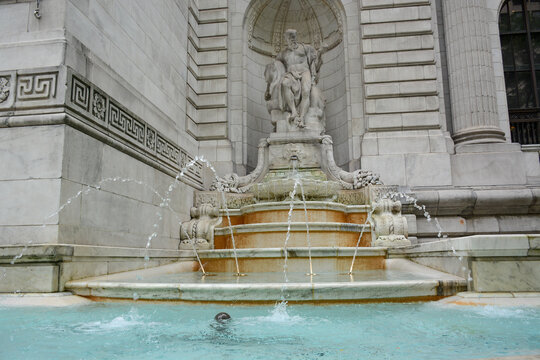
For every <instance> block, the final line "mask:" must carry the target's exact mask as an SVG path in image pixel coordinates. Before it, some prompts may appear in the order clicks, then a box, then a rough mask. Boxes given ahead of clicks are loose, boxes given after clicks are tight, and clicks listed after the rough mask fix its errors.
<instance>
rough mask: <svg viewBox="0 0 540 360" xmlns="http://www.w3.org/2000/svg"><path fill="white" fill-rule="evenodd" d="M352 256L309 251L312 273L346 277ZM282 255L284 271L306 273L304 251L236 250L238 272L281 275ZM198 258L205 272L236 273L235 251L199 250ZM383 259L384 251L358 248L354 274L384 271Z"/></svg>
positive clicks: (338, 250) (346, 251) (349, 251)
mask: <svg viewBox="0 0 540 360" xmlns="http://www.w3.org/2000/svg"><path fill="white" fill-rule="evenodd" d="M354 253H355V249H354V248H343V247H315V248H311V258H312V267H313V271H314V272H315V273H320V272H325V273H330V272H333V273H336V272H337V273H346V272H348V271H349V269H350V267H351V263H352V259H353V256H354ZM285 254H287V270H288V271H290V272H304V273H306V272H309V271H310V266H309V255H310V250H309V249H308V248H307V247H293V248H287V250H286V251H285V249H283V248H266V249H237V250H236V255H237V258H238V266H239V270H240V272H242V273H253V272H274V273H280V272H282V271H283V266H284V263H285V262H284V259H285ZM199 257H200V259H201V261H202V263H203V266H204V269H205V271H206V272H218V273H223V272H231V273H234V272H236V263H235V259H234V251H233V250H230V249H227V250H202V251H199ZM385 258H386V249H385V248H358V250H357V252H356V259H355V263H354V268H353V270H354V271H361V270H383V269H384V261H385Z"/></svg>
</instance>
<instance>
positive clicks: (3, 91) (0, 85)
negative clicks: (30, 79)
mask: <svg viewBox="0 0 540 360" xmlns="http://www.w3.org/2000/svg"><path fill="white" fill-rule="evenodd" d="M10 79H11V77H7V76H0V103H3V102H4V101H6V99H7V98H8V96H9V86H10V85H9V80H10Z"/></svg>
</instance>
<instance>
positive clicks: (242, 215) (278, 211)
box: [221, 201, 370, 226]
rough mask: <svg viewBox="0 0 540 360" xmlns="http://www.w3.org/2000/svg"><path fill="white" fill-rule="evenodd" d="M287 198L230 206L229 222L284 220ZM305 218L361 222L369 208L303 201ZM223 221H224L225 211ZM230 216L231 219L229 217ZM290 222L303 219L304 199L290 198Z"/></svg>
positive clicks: (310, 220) (287, 215) (244, 222)
mask: <svg viewBox="0 0 540 360" xmlns="http://www.w3.org/2000/svg"><path fill="white" fill-rule="evenodd" d="M290 207H291V204H290V202H264V203H258V204H252V205H246V206H244V207H242V208H241V209H239V210H230V211H229V214H230V216H231V221H232V222H233V225H237V224H257V223H274V222H287V221H288V218H289V211H290ZM305 208H306V210H307V213H308V214H307V216H308V219H307V221H308V222H310V223H311V222H334V223H353V224H364V223H365V222H366V218H367V213H368V212H369V210H370V206H368V205H344V204H339V203H333V202H326V201H306V206H305ZM221 215H222V216H224V219H223V221H222V222H221V224H222V226H223V224H226V225H228V222H227V221H228V220H227V218H226V213H225V211H222V214H221ZM233 218H234V219H233ZM291 221H292V222H303V223H305V222H306V214H305V211H304V203H303V202H301V201H294V202H293V211H292V217H291Z"/></svg>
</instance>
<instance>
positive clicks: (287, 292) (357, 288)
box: [66, 249, 466, 302]
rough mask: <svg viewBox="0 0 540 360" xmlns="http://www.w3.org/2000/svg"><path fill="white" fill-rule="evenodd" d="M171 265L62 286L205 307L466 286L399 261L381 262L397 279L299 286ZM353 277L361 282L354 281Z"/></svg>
mask: <svg viewBox="0 0 540 360" xmlns="http://www.w3.org/2000/svg"><path fill="white" fill-rule="evenodd" d="M275 250H277V249H275ZM335 251H337V252H339V251H342V250H341V249H336V250H335ZM346 251H348V250H346ZM376 251H381V249H377V250H376ZM244 255H247V254H244ZM175 266H176V265H174V264H173V265H166V266H163V267H161V269H148V270H141V271H133V272H129V273H123V274H115V275H109V276H102V277H97V278H89V279H83V280H75V281H70V282H68V283H66V289H68V290H69V291H71V292H73V293H74V294H77V295H82V296H92V297H105V298H122V299H146V300H171V301H209V302H232V301H234V302H238V301H246V302H264V301H267V302H270V301H271V302H274V301H278V300H279V299H282V298H285V299H286V300H287V301H293V302H294V301H297V302H324V301H389V300H392V299H395V300H400V301H406V300H429V299H435V298H440V297H443V296H448V295H453V294H456V293H458V292H461V291H464V290H465V289H466V281H465V280H464V279H462V278H459V277H456V276H453V275H448V274H445V273H442V272H439V271H436V270H433V269H430V268H427V267H424V266H421V265H418V264H414V263H411V262H410V261H407V260H402V259H399V260H398V259H396V260H386V262H385V267H386V268H387V269H389V270H392V271H393V272H394V274H399V273H401V275H399V276H398V277H399V278H400V279H398V280H392V279H388V280H386V279H377V278H374V280H369V279H368V280H365V279H367V278H366V277H365V275H362V272H355V274H354V275H353V276H352V277H349V276H345V275H343V276H342V277H340V278H339V279H338V278H337V277H336V279H337V280H335V279H334V280H333V279H332V277H331V276H330V277H327V278H325V277H324V274H322V273H321V274H320V276H312V277H309V276H307V277H306V276H305V275H304V274H294V273H290V275H291V276H292V278H293V279H296V280H297V281H290V282H288V283H284V282H283V281H260V279H262V278H263V277H265V276H267V274H266V273H258V274H247V276H245V277H235V276H233V275H232V274H218V275H217V276H215V277H213V276H207V277H203V276H202V274H200V273H176V272H175V271H172V272H171V271H170V270H168V269H172V268H173V267H175ZM294 275H296V276H294ZM355 276H356V277H357V278H358V277H361V278H362V279H363V280H361V281H355V279H354V277H355ZM404 278H406V279H404ZM298 279H302V280H301V281H300V280H298ZM271 280H277V279H273V278H272V279H271ZM328 280H330V281H328Z"/></svg>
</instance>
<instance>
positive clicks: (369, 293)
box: [66, 280, 466, 301]
mask: <svg viewBox="0 0 540 360" xmlns="http://www.w3.org/2000/svg"><path fill="white" fill-rule="evenodd" d="M464 287H466V284H465V281H464V280H463V281H441V280H402V281H369V282H367V281H365V282H354V283H339V282H331V283H288V284H286V285H285V286H284V284H282V283H264V284H262V283H257V284H177V283H144V284H134V283H127V282H114V283H113V282H108V283H107V282H100V281H70V282H68V283H66V288H67V289H69V290H70V291H72V292H74V293H75V294H77V295H81V296H95V297H106V298H122V299H133V298H137V299H148V300H160V299H161V300H186V301H269V300H270V301H274V300H276V301H277V300H279V299H281V298H282V295H283V291H284V294H285V299H286V300H291V301H324V300H362V299H391V298H413V297H427V296H447V295H452V294H454V293H456V292H458V291H459V290H460V289H463V288H464ZM449 292H450V293H449Z"/></svg>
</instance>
